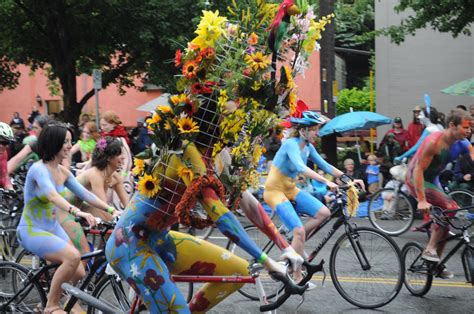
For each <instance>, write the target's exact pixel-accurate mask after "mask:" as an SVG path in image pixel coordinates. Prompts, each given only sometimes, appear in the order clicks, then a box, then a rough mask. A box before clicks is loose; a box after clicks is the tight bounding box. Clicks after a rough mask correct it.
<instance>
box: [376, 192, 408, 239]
mask: <svg viewBox="0 0 474 314" xmlns="http://www.w3.org/2000/svg"><path fill="white" fill-rule="evenodd" d="M384 196H390V197H393V199H392V201H391V202H388V201H386V200H384V198H383V197H384ZM368 214H369V220H370V223H371V224H372V226H374V228H376V229H378V230H380V231H382V232H384V233H386V234H388V235H391V236H398V235H400V234H402V233H404V232H406V231H407V230H408V229H410V227H411V225H412V224H413V219H414V217H415V210H414V208H413V205H412V204H411V202H410V199H409V198H408V196H407V195H406V194H405V193H403V192H401V191H398V192H396V190H395V189H392V188H385V189H381V190H379V191H377V192H376V193H374V195H373V196H372V198H371V199H370V202H369V206H368Z"/></svg>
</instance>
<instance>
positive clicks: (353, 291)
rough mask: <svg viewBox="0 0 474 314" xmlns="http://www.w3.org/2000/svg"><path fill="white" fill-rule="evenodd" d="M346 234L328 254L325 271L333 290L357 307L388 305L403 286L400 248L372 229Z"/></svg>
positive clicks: (357, 230) (361, 228) (363, 228)
mask: <svg viewBox="0 0 474 314" xmlns="http://www.w3.org/2000/svg"><path fill="white" fill-rule="evenodd" d="M348 233H349V232H347V233H345V234H343V235H342V236H341V237H340V238H339V239H338V240H337V242H336V244H335V245H334V247H333V249H332V251H331V257H330V262H329V263H330V265H329V269H330V272H331V279H332V281H333V283H334V286H335V287H336V290H337V291H338V292H339V294H340V295H341V296H342V297H343V298H344V299H346V300H347V301H348V302H349V303H351V304H354V305H355V306H358V307H360V308H365V309H374V308H378V307H381V306H384V305H386V304H388V303H390V302H391V301H392V300H393V299H394V298H395V297H396V296H397V294H398V293H399V292H400V289H401V287H402V283H403V276H404V270H405V269H404V267H403V264H402V261H401V254H400V249H399V248H398V246H397V244H396V243H395V242H394V241H393V240H392V239H391V238H390V237H389V236H387V235H385V234H384V233H382V232H380V231H378V230H375V229H372V228H366V227H360V228H355V229H353V230H352V232H351V233H350V234H348ZM361 261H363V266H362V265H361Z"/></svg>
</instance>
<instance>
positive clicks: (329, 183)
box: [326, 181, 339, 191]
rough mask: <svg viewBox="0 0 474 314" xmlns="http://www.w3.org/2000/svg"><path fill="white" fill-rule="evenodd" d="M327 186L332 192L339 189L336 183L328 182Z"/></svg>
mask: <svg viewBox="0 0 474 314" xmlns="http://www.w3.org/2000/svg"><path fill="white" fill-rule="evenodd" d="M326 185H327V186H328V188H329V189H330V190H331V191H336V190H337V188H338V187H339V186H338V185H337V184H336V183H334V182H331V181H328V182H327V183H326Z"/></svg>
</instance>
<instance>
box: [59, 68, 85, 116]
mask: <svg viewBox="0 0 474 314" xmlns="http://www.w3.org/2000/svg"><path fill="white" fill-rule="evenodd" d="M57 73H58V77H59V82H60V83H61V88H62V90H63V101H64V117H63V118H64V122H69V123H72V124H73V125H77V124H78V122H79V116H80V115H81V110H82V106H79V104H78V103H77V86H76V67H75V62H70V63H69V64H67V65H66V68H65V69H64V70H59V69H58V72H57Z"/></svg>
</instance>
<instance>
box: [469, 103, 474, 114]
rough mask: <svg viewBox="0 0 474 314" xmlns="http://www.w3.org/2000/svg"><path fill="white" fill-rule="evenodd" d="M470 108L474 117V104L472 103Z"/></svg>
mask: <svg viewBox="0 0 474 314" xmlns="http://www.w3.org/2000/svg"><path fill="white" fill-rule="evenodd" d="M469 110H470V111H471V116H473V117H474V105H471V106H470V107H469Z"/></svg>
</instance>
